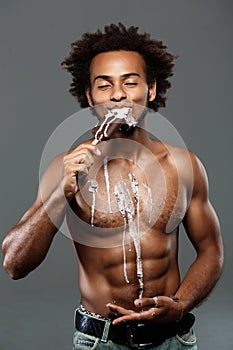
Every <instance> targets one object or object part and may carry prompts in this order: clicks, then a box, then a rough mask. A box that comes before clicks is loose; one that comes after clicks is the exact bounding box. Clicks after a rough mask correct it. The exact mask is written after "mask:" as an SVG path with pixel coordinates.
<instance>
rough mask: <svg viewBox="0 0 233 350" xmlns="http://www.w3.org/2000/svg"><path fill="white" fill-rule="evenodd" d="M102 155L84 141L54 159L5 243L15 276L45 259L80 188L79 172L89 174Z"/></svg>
mask: <svg viewBox="0 0 233 350" xmlns="http://www.w3.org/2000/svg"><path fill="white" fill-rule="evenodd" d="M99 154H100V153H99V152H98V150H97V147H96V146H92V145H89V144H81V145H79V146H78V147H77V148H75V149H74V150H72V151H70V152H68V153H67V154H66V155H64V154H63V155H60V156H58V157H56V158H55V159H54V160H53V161H52V162H51V164H50V165H49V167H48V169H47V170H46V172H45V174H44V175H43V178H42V180H41V183H40V186H39V190H38V195H37V199H36V201H35V203H34V204H33V206H32V207H31V208H30V209H29V210H28V211H27V212H26V213H25V214H24V216H23V217H22V219H21V220H20V221H19V223H18V224H16V225H15V226H14V227H13V228H12V229H11V230H10V231H9V233H8V234H7V235H6V237H5V239H4V241H3V243H2V251H3V255H4V262H3V265H4V268H5V270H6V271H7V273H8V274H9V275H10V276H11V278H13V279H19V278H23V277H25V276H26V275H27V274H28V273H29V272H31V271H32V270H34V269H35V268H36V267H37V266H38V265H40V263H41V262H42V261H43V260H44V258H45V256H46V254H47V252H48V250H49V247H50V245H51V243H52V240H53V238H54V236H55V234H56V233H57V231H58V228H59V227H60V225H61V223H62V222H63V219H64V216H65V214H66V209H67V205H68V203H69V201H70V200H71V199H72V198H73V197H74V196H75V194H76V193H77V192H78V191H79V185H78V182H77V175H78V173H82V174H84V175H85V174H88V172H89V168H90V166H91V165H92V164H93V162H94V160H93V155H99Z"/></svg>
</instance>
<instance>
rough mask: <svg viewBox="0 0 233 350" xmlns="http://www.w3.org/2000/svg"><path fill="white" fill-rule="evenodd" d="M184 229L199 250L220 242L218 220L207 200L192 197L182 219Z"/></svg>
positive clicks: (215, 245)
mask: <svg viewBox="0 0 233 350" xmlns="http://www.w3.org/2000/svg"><path fill="white" fill-rule="evenodd" d="M183 224H184V228H185V231H186V233H187V235H188V237H189V239H190V241H191V242H192V244H193V246H194V248H195V249H196V250H197V251H198V252H201V251H202V250H205V249H207V248H208V249H210V248H211V247H213V248H214V247H217V246H219V244H221V233H220V226H219V221H218V218H217V215H216V212H215V210H214V208H213V207H212V205H211V203H210V202H209V200H206V201H204V202H203V201H202V200H198V199H194V200H192V201H191V203H190V205H189V209H188V211H187V213H186V215H185V218H184V220H183Z"/></svg>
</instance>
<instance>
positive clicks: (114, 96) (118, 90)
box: [110, 85, 127, 101]
mask: <svg viewBox="0 0 233 350" xmlns="http://www.w3.org/2000/svg"><path fill="white" fill-rule="evenodd" d="M126 98H127V95H126V92H125V91H124V89H123V88H122V86H119V85H117V86H114V87H113V89H112V92H111V96H110V99H111V101H122V100H125V99H126Z"/></svg>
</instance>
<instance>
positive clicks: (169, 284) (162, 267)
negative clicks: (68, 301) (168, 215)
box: [74, 230, 180, 317]
mask: <svg viewBox="0 0 233 350" xmlns="http://www.w3.org/2000/svg"><path fill="white" fill-rule="evenodd" d="M74 248H75V251H76V253H77V261H78V266H79V288H80V293H81V303H82V305H83V306H84V307H85V308H86V309H87V310H89V311H91V312H94V313H96V314H100V315H102V316H106V317H114V315H111V314H109V310H108V308H107V307H106V304H107V303H115V304H117V305H119V306H122V307H124V308H126V309H131V310H133V309H135V307H134V300H135V299H137V298H138V297H139V283H138V278H137V271H136V263H135V261H136V254H135V249H134V247H133V246H132V245H128V244H127V245H126V247H125V249H126V250H125V251H126V260H127V263H126V268H127V276H128V283H127V282H126V281H125V278H124V263H123V249H122V247H114V248H94V247H88V246H85V245H82V244H79V243H77V242H74ZM141 251H142V267H143V282H144V290H143V295H142V297H153V296H158V295H171V294H175V292H176V290H177V289H178V287H179V282H180V275H179V269H178V263H177V258H176V257H177V232H176V231H175V232H173V233H171V234H169V235H166V234H164V233H161V232H157V231H156V230H151V231H150V232H149V233H146V234H145V235H143V236H142V238H141Z"/></svg>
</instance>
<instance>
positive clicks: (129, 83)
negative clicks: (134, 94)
mask: <svg viewBox="0 0 233 350" xmlns="http://www.w3.org/2000/svg"><path fill="white" fill-rule="evenodd" d="M125 85H126V86H136V85H137V83H135V82H127V83H125Z"/></svg>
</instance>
